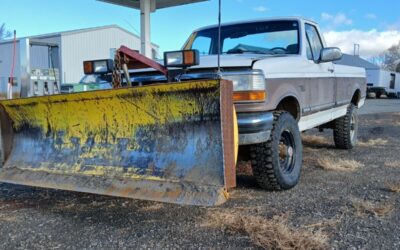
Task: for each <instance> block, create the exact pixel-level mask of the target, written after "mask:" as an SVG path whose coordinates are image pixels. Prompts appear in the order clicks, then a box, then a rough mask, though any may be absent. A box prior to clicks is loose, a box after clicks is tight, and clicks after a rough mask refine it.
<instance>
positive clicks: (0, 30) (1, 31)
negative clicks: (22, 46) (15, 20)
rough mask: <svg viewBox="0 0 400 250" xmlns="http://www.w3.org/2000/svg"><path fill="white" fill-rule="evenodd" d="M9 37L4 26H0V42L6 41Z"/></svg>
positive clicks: (9, 34)
mask: <svg viewBox="0 0 400 250" xmlns="http://www.w3.org/2000/svg"><path fill="white" fill-rule="evenodd" d="M10 36H11V32H10V31H9V30H7V29H6V24H4V23H3V24H2V25H0V41H1V40H4V39H7V38H9V37H10Z"/></svg>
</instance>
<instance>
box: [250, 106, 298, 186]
mask: <svg viewBox="0 0 400 250" xmlns="http://www.w3.org/2000/svg"><path fill="white" fill-rule="evenodd" d="M302 151H303V146H302V142H301V137H300V131H299V127H298V125H297V122H296V120H295V119H294V118H293V116H292V115H290V114H289V113H287V112H277V113H275V114H274V125H273V129H272V131H271V137H270V140H269V141H268V142H265V143H261V144H257V145H253V146H252V147H251V153H250V157H251V165H252V168H253V173H254V177H255V178H256V180H257V183H258V185H259V186H260V187H261V188H263V189H267V190H272V191H278V190H287V189H291V188H293V187H294V186H296V185H297V183H298V182H299V179H300V173H301V165H302V158H303V155H302V154H303V152H302Z"/></svg>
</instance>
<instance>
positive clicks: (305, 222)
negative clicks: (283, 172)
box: [0, 108, 400, 249]
mask: <svg viewBox="0 0 400 250" xmlns="http://www.w3.org/2000/svg"><path fill="white" fill-rule="evenodd" d="M399 109H400V108H399ZM359 138H360V145H359V146H358V147H357V148H356V149H354V150H352V151H349V152H348V151H341V150H336V149H335V148H334V147H333V139H332V131H326V132H324V133H319V132H318V131H317V130H312V131H309V132H307V133H305V134H303V143H304V145H305V152H304V165H303V173H302V178H301V182H300V184H299V185H298V186H297V187H296V188H294V189H293V190H290V191H286V192H266V191H263V190H261V189H259V188H257V186H256V185H255V183H254V180H253V178H252V177H251V176H250V175H248V173H249V172H251V171H249V169H248V167H247V166H248V165H247V164H246V163H241V166H240V169H241V172H242V173H241V174H240V175H239V176H238V185H239V186H238V187H237V188H236V189H235V190H233V191H232V192H231V196H232V197H231V199H230V201H229V202H227V203H226V204H224V205H222V206H220V207H214V208H205V207H190V206H178V205H170V204H162V203H155V202H146V201H136V200H128V199H119V198H113V197H105V196H98V195H89V194H80V193H72V192H64V191H56V190H45V189H38V188H27V187H22V186H15V185H9V184H0V242H1V243H0V248H1V249H132V248H135V249H136V248H156V249H166V248H167V249H169V248H185V249H203V248H206V249H209V248H216V249H227V248H232V249H239V248H240V249H242V248H246V249H253V248H254V249H259V248H267V249H268V248H269V249H271V248H273V249H276V248H283V249H285V248H286V249H290V248H295V247H297V249H311V248H314V249H330V248H334V249H400V155H399V152H400V145H399V143H398V141H399V138H400V113H388V114H369V115H363V116H361V117H360V131H359Z"/></svg>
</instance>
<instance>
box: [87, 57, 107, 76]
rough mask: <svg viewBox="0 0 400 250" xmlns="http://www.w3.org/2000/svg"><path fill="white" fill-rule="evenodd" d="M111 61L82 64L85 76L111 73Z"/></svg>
mask: <svg viewBox="0 0 400 250" xmlns="http://www.w3.org/2000/svg"><path fill="white" fill-rule="evenodd" d="M113 68H114V65H113V60H97V61H85V62H83V71H84V73H85V75H92V74H107V73H111V72H112V71H113Z"/></svg>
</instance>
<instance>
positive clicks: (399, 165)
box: [385, 161, 400, 168]
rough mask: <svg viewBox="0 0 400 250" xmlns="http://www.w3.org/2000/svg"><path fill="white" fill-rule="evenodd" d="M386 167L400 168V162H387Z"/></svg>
mask: <svg viewBox="0 0 400 250" xmlns="http://www.w3.org/2000/svg"><path fill="white" fill-rule="evenodd" d="M385 167H389V168H400V162H399V161H387V162H385Z"/></svg>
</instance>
